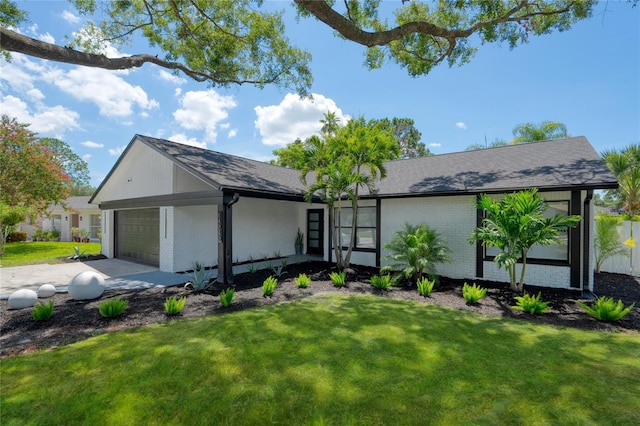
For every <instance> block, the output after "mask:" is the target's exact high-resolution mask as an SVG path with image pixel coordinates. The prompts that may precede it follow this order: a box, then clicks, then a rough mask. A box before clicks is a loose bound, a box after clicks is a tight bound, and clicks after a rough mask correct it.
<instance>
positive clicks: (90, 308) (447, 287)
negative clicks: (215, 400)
mask: <svg viewBox="0 0 640 426" xmlns="http://www.w3.org/2000/svg"><path fill="white" fill-rule="evenodd" d="M301 272H304V273H306V274H307V275H309V276H310V277H311V278H312V280H313V281H312V283H311V285H310V286H309V287H308V288H306V289H300V288H298V287H297V286H296V285H295V283H294V281H293V278H294V277H296V276H297V275H298V274H299V273H301ZM330 272H332V269H331V266H330V265H329V264H327V263H324V262H308V263H301V264H297V265H289V266H287V267H286V268H285V272H284V274H283V276H282V277H281V278H280V279H279V285H278V287H277V289H276V291H275V292H274V294H273V295H272V296H271V297H266V298H265V297H263V296H262V282H263V281H264V279H265V278H266V277H267V276H268V272H267V271H258V272H255V273H246V274H241V275H237V276H236V277H235V282H234V287H235V289H236V299H235V301H234V302H233V304H232V306H231V307H229V308H222V307H221V306H220V301H219V297H218V295H219V293H220V291H221V290H223V288H222V286H221V285H220V284H217V283H216V284H214V285H212V287H211V288H210V289H209V290H207V291H205V292H203V293H195V292H193V291H191V290H187V289H184V288H183V286H178V287H170V288H166V289H161V288H156V289H149V290H136V291H107V292H105V293H104V295H103V296H102V297H101V298H100V299H98V300H93V301H76V300H72V299H70V298H69V296H68V295H67V294H66V293H59V294H56V295H55V296H54V297H53V298H52V299H53V301H54V305H55V310H54V315H53V317H52V318H51V319H50V320H48V321H46V322H37V321H35V320H33V319H32V318H31V310H30V309H22V310H9V309H7V301H6V300H2V301H0V357H7V356H14V355H20V354H25V353H31V352H34V351H37V350H42V349H53V348H56V347H59V346H63V345H67V344H69V343H73V342H76V341H79V340H82V339H85V338H87V337H90V336H95V335H99V334H102V333H106V332H111V331H115V330H123V329H127V328H131V327H137V326H141V325H145V324H152V323H158V322H164V321H172V320H174V319H175V317H169V316H167V315H166V314H165V313H164V302H165V300H166V298H167V297H171V296H173V297H178V298H179V297H182V296H186V297H187V303H186V306H185V308H184V310H183V311H182V313H181V314H180V315H179V316H178V317H177V318H196V317H204V316H209V315H218V314H220V313H223V312H232V311H237V310H242V309H248V308H253V307H257V306H263V305H269V304H274V303H282V302H287V301H291V300H298V299H302V298H304V297H308V296H311V295H314V294H318V293H324V292H336V293H342V294H373V295H376V296H379V297H387V298H396V299H403V300H413V301H417V302H420V303H425V304H431V305H439V306H446V307H449V308H454V309H462V310H467V311H472V312H477V313H479V314H482V315H487V316H503V317H512V318H517V319H520V320H523V321H531V322H536V323H545V324H555V325H561V326H568V327H578V328H583V329H591V330H602V331H618V332H638V331H640V303H639V302H640V280H639V279H637V278H635V277H631V276H628V275H621V274H609V273H602V274H596V278H595V293H596V294H597V295H598V296H609V297H613V298H614V299H616V300H617V299H622V301H623V302H624V303H625V304H626V305H628V304H631V303H635V304H636V306H637V307H636V308H634V309H633V310H632V311H631V313H630V314H629V315H627V316H626V317H624V318H623V319H622V320H620V321H618V322H617V323H614V324H610V323H602V322H599V321H596V320H595V319H593V318H591V317H590V316H588V315H587V314H585V313H584V312H583V311H582V309H581V308H580V307H578V306H577V305H576V303H575V301H576V300H581V301H585V302H587V301H588V300H587V299H583V298H582V294H581V293H579V292H575V291H568V290H560V289H549V288H536V287H531V286H529V287H525V290H526V291H528V292H529V293H534V294H537V293H538V291H541V292H542V298H543V300H545V301H549V302H551V304H550V306H551V308H552V309H551V312H549V313H546V314H544V315H530V314H526V313H522V312H519V311H514V310H512V309H511V306H512V305H513V304H514V302H515V301H514V299H513V298H514V296H515V294H513V292H511V291H510V290H509V289H508V285H506V284H504V283H496V282H490V281H477V284H478V285H482V286H484V287H486V288H487V289H488V292H487V296H486V297H485V298H484V299H482V300H481V301H480V302H479V303H478V304H477V305H474V306H469V305H467V304H466V303H465V301H464V299H463V298H462V295H461V294H462V285H463V283H464V281H462V280H451V279H446V278H442V279H441V282H440V284H439V285H438V287H436V289H435V290H434V292H433V293H432V294H431V296H430V297H426V298H425V297H422V296H420V295H419V294H418V292H417V291H416V289H415V288H410V287H407V286H403V287H394V288H392V289H391V290H388V291H384V290H378V289H375V288H374V287H373V286H371V285H370V284H368V283H367V282H366V280H368V279H369V278H370V277H371V275H372V274H375V273H377V270H376V269H375V268H367V267H355V268H353V269H352V270H350V273H349V275H348V278H347V280H348V284H347V286H346V287H345V288H336V287H334V286H333V284H332V283H331V281H330V279H329V273H330ZM186 280H188V277H186V278H185V281H186ZM113 298H122V299H126V300H128V301H129V306H128V308H127V309H126V311H125V312H124V314H123V315H122V316H121V317H118V318H114V319H106V318H102V317H101V316H100V313H99V312H98V306H99V304H100V303H101V302H102V301H104V300H108V299H113Z"/></svg>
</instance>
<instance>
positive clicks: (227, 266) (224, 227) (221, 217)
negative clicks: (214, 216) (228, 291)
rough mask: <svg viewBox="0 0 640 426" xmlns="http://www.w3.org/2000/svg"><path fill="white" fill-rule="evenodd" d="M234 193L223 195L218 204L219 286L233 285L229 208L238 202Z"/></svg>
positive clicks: (231, 216)
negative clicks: (220, 202)
mask: <svg viewBox="0 0 640 426" xmlns="http://www.w3.org/2000/svg"><path fill="white" fill-rule="evenodd" d="M239 199H240V195H239V194H238V193H237V192H236V193H234V194H233V196H231V195H230V194H223V196H222V204H218V278H217V281H218V282H219V283H220V284H225V285H226V284H233V214H232V210H231V206H233V205H234V204H235V203H237V202H238V200H239Z"/></svg>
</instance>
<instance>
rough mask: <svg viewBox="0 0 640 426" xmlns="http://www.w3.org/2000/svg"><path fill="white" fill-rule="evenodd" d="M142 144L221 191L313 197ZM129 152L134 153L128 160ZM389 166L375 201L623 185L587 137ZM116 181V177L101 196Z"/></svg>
mask: <svg viewBox="0 0 640 426" xmlns="http://www.w3.org/2000/svg"><path fill="white" fill-rule="evenodd" d="M136 140H138V141H141V142H142V143H144V144H145V145H147V146H149V147H150V148H152V149H154V150H156V151H157V152H159V153H160V154H162V155H164V156H166V157H167V158H169V159H171V160H172V161H174V162H175V163H176V164H177V165H178V166H179V167H182V168H183V169H185V170H187V171H188V172H189V173H191V174H193V175H194V176H196V177H198V178H200V179H202V180H203V181H204V182H206V183H208V184H210V185H211V186H213V187H214V188H216V189H218V190H226V191H237V192H243V193H253V194H260V195H263V196H273V197H275V198H279V197H282V198H287V197H289V198H301V197H302V195H303V194H304V191H305V187H304V185H303V184H302V183H301V181H300V172H299V171H298V170H292V169H287V168H284V167H279V166H273V165H270V164H266V163H263V162H260V161H255V160H249V159H246V158H242V157H236V156H233V155H229V154H223V153H220V152H216V151H210V150H207V149H202V148H197V147H193V146H189V145H183V144H179V143H175V142H170V141H167V140H163V139H156V138H152V137H149V136H141V135H136V136H135V137H134V138H133V141H132V143H133V142H135V141H136ZM127 151H128V148H127V150H125V153H123V156H124V155H126V152H127ZM119 162H120V160H118V162H117V163H116V165H115V166H114V169H115V168H116V167H117V166H118V163H119ZM385 166H386V169H387V177H386V178H385V179H383V180H382V181H379V182H377V185H376V187H377V189H376V191H375V193H374V194H372V196H373V197H402V196H411V195H419V194H422V195H447V194H474V193H481V192H502V191H513V190H519V189H522V188H530V187H536V188H538V189H540V190H568V189H606V188H616V187H617V186H618V182H617V180H616V178H615V176H614V175H613V174H612V173H611V172H610V171H609V169H608V168H607V166H606V165H605V164H604V162H603V161H602V159H601V158H600V156H599V155H598V154H597V153H596V151H595V150H594V149H593V147H592V146H591V145H590V144H589V142H588V141H587V139H586V138H585V137H583V136H579V137H574V138H568V139H562V140H555V141H546V142H536V143H529V144H521V145H508V146H504V147H498V148H489V149H483V150H477V151H465V152H459V153H453V154H442V155H436V156H431V157H422V158H416V159H410V160H398V161H391V162H388V163H386V164H385ZM112 172H113V170H112ZM110 175H111V172H110V174H109V175H108V176H107V178H106V179H105V181H104V182H103V183H102V184H101V186H100V187H99V188H98V190H97V191H96V193H95V194H94V197H95V195H96V194H97V193H98V192H99V191H100V188H101V187H102V185H104V183H105V182H106V180H108V179H109V176H110ZM308 180H309V182H311V181H312V180H313V178H312V177H311V178H309V179H308ZM365 197H366V195H365Z"/></svg>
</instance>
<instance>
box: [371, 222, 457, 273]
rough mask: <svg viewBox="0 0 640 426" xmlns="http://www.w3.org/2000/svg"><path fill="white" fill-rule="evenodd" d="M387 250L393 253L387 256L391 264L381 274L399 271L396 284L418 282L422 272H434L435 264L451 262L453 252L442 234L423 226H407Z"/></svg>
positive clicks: (395, 237) (386, 258)
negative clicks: (408, 281) (403, 281)
mask: <svg viewBox="0 0 640 426" xmlns="http://www.w3.org/2000/svg"><path fill="white" fill-rule="evenodd" d="M384 247H385V248H386V249H387V250H389V251H390V252H391V254H390V255H389V256H387V257H385V260H390V261H391V263H390V265H388V266H385V267H384V268H382V272H383V273H386V272H390V271H399V272H398V273H397V274H396V276H395V277H394V279H395V280H396V281H399V280H400V279H402V278H403V277H404V278H406V279H409V280H411V281H418V280H419V279H420V278H422V274H423V273H426V274H433V273H435V264H436V263H442V262H450V261H451V259H450V257H449V252H450V250H449V248H447V247H446V246H445V245H444V241H443V240H442V238H441V237H440V235H439V234H438V233H437V232H436V231H434V230H432V229H431V228H429V227H428V226H427V225H424V224H421V225H416V226H414V225H410V224H408V223H407V224H405V225H404V229H403V230H402V231H399V232H396V233H395V234H394V235H393V237H392V238H391V241H390V242H389V243H388V244H386V245H385V246H384Z"/></svg>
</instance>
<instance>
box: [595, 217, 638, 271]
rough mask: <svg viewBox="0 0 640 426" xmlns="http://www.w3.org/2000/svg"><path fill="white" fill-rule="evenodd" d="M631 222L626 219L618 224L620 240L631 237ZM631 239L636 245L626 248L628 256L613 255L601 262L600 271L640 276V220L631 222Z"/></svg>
mask: <svg viewBox="0 0 640 426" xmlns="http://www.w3.org/2000/svg"><path fill="white" fill-rule="evenodd" d="M630 229H631V222H629V221H626V222H622V223H621V224H620V228H619V230H620V242H623V241H626V240H628V239H629V237H631V232H630ZM633 239H634V240H635V242H636V247H634V248H630V249H629V250H627V252H628V253H631V255H630V256H623V255H618V256H613V257H610V258H608V259H607V260H605V261H604V262H603V263H602V266H601V267H600V271H601V272H615V273H618V274H627V275H633V276H635V277H639V276H640V222H635V221H634V222H633Z"/></svg>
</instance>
